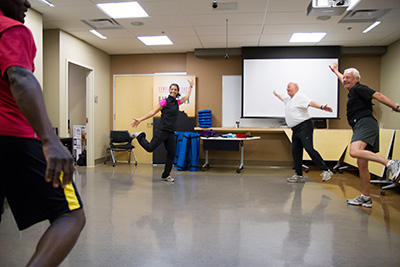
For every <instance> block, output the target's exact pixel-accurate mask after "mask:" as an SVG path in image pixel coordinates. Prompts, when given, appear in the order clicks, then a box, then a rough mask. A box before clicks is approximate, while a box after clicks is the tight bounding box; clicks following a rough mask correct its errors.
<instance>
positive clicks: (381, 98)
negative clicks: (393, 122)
mask: <svg viewBox="0 0 400 267" xmlns="http://www.w3.org/2000/svg"><path fill="white" fill-rule="evenodd" d="M372 98H373V99H376V100H378V101H379V102H381V103H382V104H384V105H386V106H388V107H389V108H391V109H393V111H396V112H400V110H399V105H397V104H396V103H394V102H393V101H392V100H391V99H390V98H388V97H387V96H385V95H384V94H382V93H380V92H375V93H374V94H373V95H372Z"/></svg>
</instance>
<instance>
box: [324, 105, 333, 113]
mask: <svg viewBox="0 0 400 267" xmlns="http://www.w3.org/2000/svg"><path fill="white" fill-rule="evenodd" d="M322 109H323V110H325V111H328V112H332V111H333V109H332V108H331V107H329V106H328V105H324V106H323V107H322Z"/></svg>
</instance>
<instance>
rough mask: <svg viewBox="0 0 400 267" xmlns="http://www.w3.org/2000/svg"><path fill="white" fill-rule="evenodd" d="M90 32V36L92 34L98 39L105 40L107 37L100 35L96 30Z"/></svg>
mask: <svg viewBox="0 0 400 267" xmlns="http://www.w3.org/2000/svg"><path fill="white" fill-rule="evenodd" d="M90 32H91V33H92V34H94V35H96V36H97V37H99V38H100V39H103V40H104V39H107V37H106V36H104V35H102V34H101V33H99V32H98V31H96V30H90Z"/></svg>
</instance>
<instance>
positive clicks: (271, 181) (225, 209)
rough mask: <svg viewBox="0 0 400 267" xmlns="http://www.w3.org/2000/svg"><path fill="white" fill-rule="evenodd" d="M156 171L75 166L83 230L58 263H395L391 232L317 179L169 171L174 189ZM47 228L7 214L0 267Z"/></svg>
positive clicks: (18, 257) (18, 259)
mask: <svg viewBox="0 0 400 267" xmlns="http://www.w3.org/2000/svg"><path fill="white" fill-rule="evenodd" d="M161 171H162V167H152V166H150V165H142V166H138V167H137V168H135V167H133V166H132V167H129V166H128V165H126V164H119V165H117V167H115V168H113V167H111V166H108V165H107V166H102V165H100V166H98V167H96V168H93V169H85V168H80V169H79V170H78V174H77V176H76V184H77V186H78V188H79V190H80V193H81V196H82V199H83V200H84V205H85V212H86V215H87V224H86V227H85V229H84V231H83V232H82V234H81V236H80V238H79V240H78V243H77V245H76V246H75V248H74V249H73V251H72V252H71V253H70V255H69V256H68V258H67V259H66V260H65V261H64V262H63V264H62V266H185V267H186V266H218V267H219V266H230V267H232V266H246V267H247V266H400V235H399V234H398V233H397V232H395V231H392V230H391V229H390V227H388V225H385V224H384V223H382V222H380V221H379V220H376V219H375V218H374V217H373V216H372V215H371V214H370V213H369V212H368V211H365V209H364V208H359V207H348V206H346V204H345V202H344V199H342V198H341V197H339V196H338V195H337V194H334V193H332V191H330V190H327V189H326V188H325V187H324V186H323V185H321V184H320V183H319V182H317V181H315V180H312V179H309V180H308V181H307V183H306V184H287V183H286V180H285V177H286V176H288V175H289V174H291V172H292V170H289V169H255V168H249V169H245V170H244V171H243V173H241V174H236V173H235V172H234V168H212V169H210V170H209V171H207V172H176V173H175V177H176V182H175V184H168V183H165V182H161V181H160V180H159V177H160V174H161ZM318 174H319V172H311V173H310V174H309V175H310V176H318ZM347 176H349V178H348V179H358V178H356V177H355V176H353V175H351V174H347ZM334 179H335V178H334ZM395 214H398V210H397V213H396V212H394V213H393V216H394V215H395ZM47 226H48V223H47V222H43V223H40V224H37V225H35V226H33V227H31V228H30V229H28V230H25V231H23V232H18V230H17V228H16V225H15V223H14V220H13V218H12V215H11V213H10V210H9V209H8V208H7V209H6V211H5V213H4V215H3V221H2V223H1V224H0V266H23V265H24V264H25V263H26V262H27V260H28V259H29V257H30V255H31V254H32V252H33V249H34V246H35V244H36V242H37V240H38V239H39V237H40V235H41V233H42V232H43V231H44V230H45V229H46V228H47Z"/></svg>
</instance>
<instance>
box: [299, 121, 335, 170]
mask: <svg viewBox="0 0 400 267" xmlns="http://www.w3.org/2000/svg"><path fill="white" fill-rule="evenodd" d="M292 131H293V135H292V156H293V160H294V169H295V171H296V174H297V175H303V169H302V166H303V148H304V149H305V150H306V151H307V153H308V155H310V157H311V159H312V161H313V162H314V163H315V165H317V166H318V168H320V169H321V170H323V171H327V170H328V166H327V165H326V163H325V162H324V160H323V159H322V157H321V155H320V154H319V153H318V151H316V150H315V149H314V146H313V134H314V125H313V123H312V121H311V119H309V120H306V121H303V122H302V123H300V124H298V125H296V126H295V127H293V128H292Z"/></svg>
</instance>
